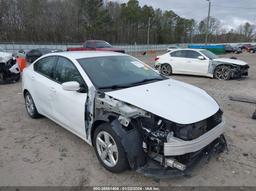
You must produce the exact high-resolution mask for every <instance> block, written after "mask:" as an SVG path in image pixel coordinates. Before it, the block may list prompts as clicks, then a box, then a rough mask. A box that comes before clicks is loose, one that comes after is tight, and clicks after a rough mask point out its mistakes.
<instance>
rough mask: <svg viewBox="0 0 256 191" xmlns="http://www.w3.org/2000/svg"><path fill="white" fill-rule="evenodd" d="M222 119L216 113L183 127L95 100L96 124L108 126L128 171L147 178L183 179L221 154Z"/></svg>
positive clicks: (108, 100) (103, 99) (106, 99)
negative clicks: (199, 163) (199, 164)
mask: <svg viewBox="0 0 256 191" xmlns="http://www.w3.org/2000/svg"><path fill="white" fill-rule="evenodd" d="M222 115H223V112H222V111H221V110H219V111H218V112H217V113H215V114H214V115H212V116H210V117H209V118H207V119H204V120H202V121H199V122H197V123H192V124H186V125H183V124H177V123H175V122H172V121H169V120H167V119H164V118H161V117H159V116H156V115H154V114H152V113H149V112H147V111H144V110H142V109H140V108H137V107H135V106H133V105H130V104H127V103H125V102H122V101H119V100H116V99H114V98H112V97H111V96H108V95H106V94H104V93H99V94H98V95H96V99H95V120H96V121H97V120H101V121H106V122H108V123H110V124H111V126H112V129H113V130H114V131H115V133H116V134H117V135H118V137H119V138H120V140H121V143H122V146H123V148H124V150H125V152H126V155H127V159H128V162H129V165H130V167H131V168H132V169H134V170H137V171H138V172H141V173H144V174H145V175H148V176H158V177H159V176H160V177H161V176H163V177H164V176H170V175H175V174H176V175H184V174H185V172H186V171H187V170H188V169H190V168H191V167H192V166H193V164H195V163H196V161H198V159H201V158H202V157H203V156H206V154H209V153H213V152H217V153H219V152H222V151H223V150H224V149H225V147H226V141H225V138H224V136H223V132H224V122H223V121H222ZM152 164H153V166H152Z"/></svg>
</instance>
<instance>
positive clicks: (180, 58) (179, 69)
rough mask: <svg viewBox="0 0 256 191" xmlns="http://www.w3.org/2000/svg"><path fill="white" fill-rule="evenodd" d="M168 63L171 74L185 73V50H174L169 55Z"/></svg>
mask: <svg viewBox="0 0 256 191" xmlns="http://www.w3.org/2000/svg"><path fill="white" fill-rule="evenodd" d="M169 63H170V64H171V66H172V71H173V73H186V72H187V58H186V51H185V50H176V51H173V52H171V53H170V61H169Z"/></svg>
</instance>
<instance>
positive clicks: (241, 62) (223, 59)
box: [213, 58, 247, 66]
mask: <svg viewBox="0 0 256 191" xmlns="http://www.w3.org/2000/svg"><path fill="white" fill-rule="evenodd" d="M213 61H217V62H225V63H230V64H236V65H240V66H244V65H247V63H246V62H244V61H242V60H237V59H230V58H217V59H214V60H213Z"/></svg>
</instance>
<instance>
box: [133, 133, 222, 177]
mask: <svg viewBox="0 0 256 191" xmlns="http://www.w3.org/2000/svg"><path fill="white" fill-rule="evenodd" d="M226 148H227V143H226V139H225V137H224V135H221V136H220V137H218V138H217V139H215V140H214V141H213V142H212V143H210V144H209V145H207V146H205V147H204V148H203V149H201V150H199V151H197V152H193V153H188V154H185V155H181V156H177V157H176V159H172V161H178V160H179V161H182V162H183V163H180V164H182V165H184V166H185V167H186V168H185V169H184V170H179V169H177V168H171V167H169V166H167V165H165V166H164V165H160V163H159V162H160V161H157V160H156V158H149V159H148V161H147V163H146V164H145V165H144V166H142V167H140V168H138V169H137V170H136V171H137V172H139V173H142V174H144V175H145V176H149V177H153V178H170V177H179V176H191V173H192V170H193V169H194V168H195V167H196V166H197V164H198V163H201V164H202V165H203V164H205V163H207V162H208V161H209V160H210V158H211V157H213V156H214V155H218V154H220V153H222V152H223V151H225V149H226ZM158 160H162V158H159V159H158ZM165 161H166V164H168V159H167V160H166V159H165ZM178 163H179V162H178Z"/></svg>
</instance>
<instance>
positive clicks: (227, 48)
mask: <svg viewBox="0 0 256 191" xmlns="http://www.w3.org/2000/svg"><path fill="white" fill-rule="evenodd" d="M224 49H225V52H226V53H235V54H240V53H242V49H241V48H240V47H239V46H231V45H225V46H224Z"/></svg>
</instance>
